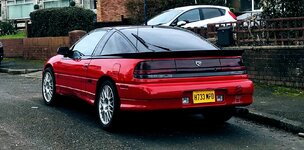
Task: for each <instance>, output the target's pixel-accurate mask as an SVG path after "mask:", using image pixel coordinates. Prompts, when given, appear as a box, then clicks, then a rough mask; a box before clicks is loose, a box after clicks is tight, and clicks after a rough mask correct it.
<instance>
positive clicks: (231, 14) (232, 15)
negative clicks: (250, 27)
mask: <svg viewBox="0 0 304 150" xmlns="http://www.w3.org/2000/svg"><path fill="white" fill-rule="evenodd" d="M228 13H229V15H230V16H231V17H232V18H233V19H235V20H237V18H236V16H235V14H234V13H233V12H231V11H228Z"/></svg>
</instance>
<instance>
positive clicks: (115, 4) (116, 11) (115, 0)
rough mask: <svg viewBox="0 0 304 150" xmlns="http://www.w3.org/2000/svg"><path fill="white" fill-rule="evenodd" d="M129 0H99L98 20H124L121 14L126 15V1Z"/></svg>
mask: <svg viewBox="0 0 304 150" xmlns="http://www.w3.org/2000/svg"><path fill="white" fill-rule="evenodd" d="M126 1H127V0H98V1H97V22H113V21H122V20H121V15H124V16H126V15H127V11H126V8H125V2H126Z"/></svg>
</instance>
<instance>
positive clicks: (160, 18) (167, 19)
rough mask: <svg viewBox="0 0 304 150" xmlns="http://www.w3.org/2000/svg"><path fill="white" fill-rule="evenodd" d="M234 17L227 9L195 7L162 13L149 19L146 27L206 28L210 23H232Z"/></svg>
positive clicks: (211, 6) (207, 6) (205, 6)
mask: <svg viewBox="0 0 304 150" xmlns="http://www.w3.org/2000/svg"><path fill="white" fill-rule="evenodd" d="M234 21H236V16H235V15H234V14H233V13H232V12H231V11H230V9H229V8H227V7H223V6H213V5H195V6H186V7H179V8H174V9H170V10H167V11H164V12H163V13H161V14H160V15H157V16H156V17H154V18H152V19H150V20H149V21H148V23H147V24H148V25H162V26H180V27H184V28H187V27H207V24H210V23H223V22H234Z"/></svg>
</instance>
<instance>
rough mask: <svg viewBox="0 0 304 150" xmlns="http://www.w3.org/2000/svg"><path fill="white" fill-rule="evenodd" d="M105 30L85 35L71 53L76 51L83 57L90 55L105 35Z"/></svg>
mask: <svg viewBox="0 0 304 150" xmlns="http://www.w3.org/2000/svg"><path fill="white" fill-rule="evenodd" d="M106 32H107V31H105V30H98V31H94V32H91V33H89V34H87V35H86V36H85V37H83V38H82V39H81V40H80V41H79V42H78V43H76V45H75V46H74V48H73V51H77V52H79V53H81V54H82V55H84V56H89V55H92V53H93V51H94V49H95V47H96V45H97V44H98V42H99V41H100V39H102V37H103V36H104V35H105V34H106Z"/></svg>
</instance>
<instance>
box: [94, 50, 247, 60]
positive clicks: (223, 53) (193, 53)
mask: <svg viewBox="0 0 304 150" xmlns="http://www.w3.org/2000/svg"><path fill="white" fill-rule="evenodd" d="M243 53H244V50H203V51H174V52H172V51H168V52H143V53H125V54H112V55H102V56H93V58H172V57H174V58H182V57H210V56H242V54H243Z"/></svg>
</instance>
